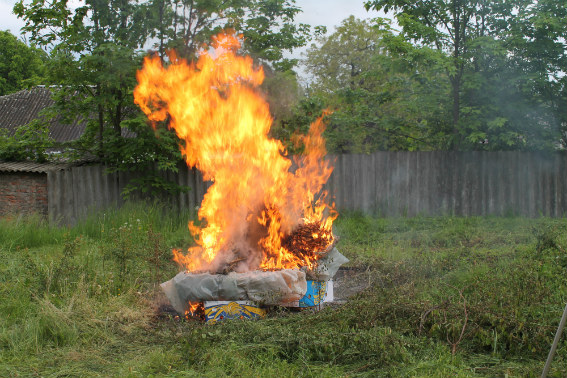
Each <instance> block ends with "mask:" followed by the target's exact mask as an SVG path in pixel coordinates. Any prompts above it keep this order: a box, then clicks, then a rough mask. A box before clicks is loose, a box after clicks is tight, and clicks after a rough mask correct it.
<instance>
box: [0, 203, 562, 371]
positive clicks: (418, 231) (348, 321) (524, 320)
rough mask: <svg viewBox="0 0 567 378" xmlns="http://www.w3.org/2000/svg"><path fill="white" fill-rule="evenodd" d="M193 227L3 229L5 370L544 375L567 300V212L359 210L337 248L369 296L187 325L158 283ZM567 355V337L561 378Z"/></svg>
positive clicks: (109, 221)
mask: <svg viewBox="0 0 567 378" xmlns="http://www.w3.org/2000/svg"><path fill="white" fill-rule="evenodd" d="M193 218H194V214H192V213H180V212H177V211H171V210H170V209H167V208H166V207H164V206H162V205H160V204H158V203H154V204H127V205H126V206H125V207H123V208H122V209H120V210H111V211H107V212H104V213H101V214H97V215H93V216H92V217H90V218H88V219H87V220H85V221H83V222H81V223H79V224H77V225H76V226H74V227H68V228H66V227H63V228H58V227H53V226H50V225H48V224H47V223H46V222H44V221H42V220H41V219H40V218H36V217H30V218H12V219H2V220H0V261H1V263H0V376H2V377H4V376H6V377H11V376H14V377H15V376H19V377H21V376H76V377H91V376H92V377H95V376H97V377H100V376H104V377H107V376H108V377H111V376H116V377H192V376H204V377H213V376H214V377H219V376H220V377H223V376H225V377H226V376H241V377H253V376H261V377H343V376H349V377H380V376H384V377H470V376H479V377H481V376H482V377H496V376H502V377H504V376H508V377H526V376H534V377H535V376H539V374H540V373H541V369H542V368H543V363H544V361H545V357H546V355H547V351H548V350H549V346H550V343H551V340H552V338H553V334H554V332H555V329H556V327H557V323H558V322H559V319H560V316H561V311H562V309H563V306H564V304H565V302H566V301H567V279H565V276H566V275H565V271H566V270H567V252H566V246H567V232H565V230H566V220H565V219H545V218H541V219H524V218H494V217H488V218H484V217H482V218H481V217H475V218H456V217H432V218H429V217H416V218H396V219H388V218H376V217H368V216H365V215H363V214H356V213H352V214H342V215H341V216H340V217H339V219H338V220H337V222H336V224H335V232H336V233H337V234H338V235H340V236H341V240H340V243H339V245H338V248H339V250H340V251H341V252H342V253H343V254H345V255H347V256H348V257H349V258H350V259H351V262H350V263H349V264H350V265H351V266H353V267H358V268H359V270H363V271H365V272H367V273H368V283H369V284H370V287H369V288H368V289H367V290H365V291H364V292H363V293H361V294H359V295H357V296H355V297H353V298H351V299H350V300H349V301H348V303H347V304H345V305H342V306H331V307H328V308H325V309H324V310H323V311H321V312H318V313H312V312H310V311H303V312H300V313H297V312H289V311H284V310H280V311H276V312H272V313H270V315H269V316H268V317H267V318H266V319H263V320H260V321H234V322H227V323H224V324H220V325H216V326H207V325H203V324H201V323H200V322H199V321H196V320H190V321H179V320H175V319H174V318H169V317H167V316H165V315H160V314H161V313H160V311H159V307H160V306H161V305H163V304H165V303H167V301H166V300H165V299H164V298H163V295H162V294H161V293H160V291H159V288H158V287H157V284H158V283H159V282H162V281H164V280H166V279H169V278H170V277H171V276H173V275H174V274H175V273H176V272H177V267H176V266H175V264H174V263H173V262H172V261H171V248H173V247H176V248H184V247H186V246H188V245H190V244H191V243H192V242H193V241H192V239H191V236H190V235H189V231H188V230H187V222H188V221H189V220H190V219H193ZM463 328H464V333H463V337H462V338H459V335H460V334H461V331H462V330H463ZM566 355H567V342H566V341H565V339H563V340H562V342H561V344H560V347H559V350H558V352H557V355H556V359H555V361H554V364H553V370H552V375H551V376H556V377H559V376H565V375H566V374H567V370H566V368H565V366H566V365H565V363H566V362H567V359H566V357H565V356H566Z"/></svg>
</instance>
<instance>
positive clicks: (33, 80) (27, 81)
mask: <svg viewBox="0 0 567 378" xmlns="http://www.w3.org/2000/svg"><path fill="white" fill-rule="evenodd" d="M46 60H47V54H46V53H45V52H43V51H42V50H40V49H37V48H35V47H30V46H28V45H26V44H25V43H24V42H22V41H20V40H19V39H18V38H17V37H16V36H14V35H13V34H12V33H10V32H9V31H7V30H6V31H0V96H4V95H6V94H8V93H12V92H16V91H19V90H22V89H25V88H29V87H31V86H34V85H37V84H44V82H43V81H44V75H45V61H46Z"/></svg>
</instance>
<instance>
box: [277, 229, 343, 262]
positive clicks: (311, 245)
mask: <svg viewBox="0 0 567 378" xmlns="http://www.w3.org/2000/svg"><path fill="white" fill-rule="evenodd" d="M333 239H334V238H333V234H332V231H331V230H325V229H323V228H322V227H321V223H320V222H313V223H308V224H303V225H301V226H299V227H298V228H296V229H295V230H293V231H292V232H291V233H290V234H288V235H286V236H284V237H283V239H282V247H284V248H285V249H287V250H288V251H290V252H291V253H293V254H294V255H296V256H297V257H299V258H301V259H302V260H304V259H305V258H306V257H313V256H314V254H315V253H324V252H325V251H327V250H328V247H329V245H330V244H332V243H333Z"/></svg>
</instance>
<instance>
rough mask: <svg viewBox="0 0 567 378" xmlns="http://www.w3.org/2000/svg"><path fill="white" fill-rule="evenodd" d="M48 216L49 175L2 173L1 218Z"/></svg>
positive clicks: (0, 184)
mask: <svg viewBox="0 0 567 378" xmlns="http://www.w3.org/2000/svg"><path fill="white" fill-rule="evenodd" d="M30 213H38V214H41V215H44V216H46V215H47V174H45V173H32V172H0V216H1V215H7V214H30Z"/></svg>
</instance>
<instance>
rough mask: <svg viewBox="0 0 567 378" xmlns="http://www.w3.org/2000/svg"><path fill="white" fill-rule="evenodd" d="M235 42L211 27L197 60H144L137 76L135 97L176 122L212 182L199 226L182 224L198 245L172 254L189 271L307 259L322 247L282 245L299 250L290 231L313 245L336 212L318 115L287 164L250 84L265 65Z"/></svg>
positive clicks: (150, 112)
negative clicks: (212, 32) (304, 232)
mask: <svg viewBox="0 0 567 378" xmlns="http://www.w3.org/2000/svg"><path fill="white" fill-rule="evenodd" d="M241 39H242V37H241V36H237V35H234V34H233V33H224V32H223V33H220V34H218V35H217V36H216V37H214V38H213V41H212V44H211V46H209V47H204V48H203V49H202V50H201V51H200V54H199V58H198V60H197V62H191V63H188V62H186V61H185V60H182V59H179V58H177V57H176V56H175V54H174V53H171V54H170V55H169V60H170V62H169V64H168V65H167V66H164V64H163V63H162V61H161V60H160V58H159V57H156V56H154V57H147V58H146V59H145V60H144V66H143V68H142V70H140V71H139V72H138V75H137V78H138V86H137V87H136V89H135V91H134V99H135V102H136V104H138V105H139V106H140V108H141V109H142V110H143V111H144V112H145V113H146V115H147V116H148V118H149V119H150V120H151V121H152V122H154V123H155V122H161V121H167V122H168V125H169V127H171V128H173V129H175V131H176V133H177V135H178V137H179V138H180V139H181V140H182V141H183V142H184V143H183V145H181V146H180V149H181V151H182V153H183V154H184V157H185V159H186V162H187V165H188V166H190V167H197V169H199V170H200V171H201V172H202V173H203V177H204V179H205V180H210V181H212V182H213V184H212V185H211V186H210V188H209V190H208V191H207V193H206V194H205V196H204V199H203V201H202V204H201V207H200V209H199V213H198V216H199V219H201V220H202V221H203V224H204V226H203V227H202V228H199V227H197V226H195V225H194V224H193V223H190V224H189V228H190V230H191V232H192V233H193V235H195V237H196V240H197V243H198V244H199V246H198V247H194V248H191V249H189V250H188V251H187V253H186V254H183V253H181V252H180V251H177V250H174V252H173V253H174V260H175V261H177V262H178V263H180V264H181V265H182V266H184V267H185V269H187V270H189V271H198V270H205V269H206V270H211V271H215V270H218V269H221V268H227V267H230V268H231V269H232V270H236V271H247V270H253V269H283V268H298V267H301V266H311V265H312V264H313V263H314V262H315V260H316V259H317V257H318V255H317V254H316V252H320V251H321V250H320V249H318V250H312V251H309V250H308V248H303V249H301V251H299V252H298V251H297V250H293V249H290V248H291V247H294V248H295V247H297V246H296V245H295V244H294V243H291V242H289V238H290V236H291V235H293V234H294V232H297V230H302V229H308V230H309V231H308V232H309V233H308V235H312V234H317V237H316V238H315V237H314V236H312V237H311V239H316V240H318V243H316V245H314V246H312V247H313V248H315V247H316V248H322V249H323V250H324V249H325V247H326V246H328V245H330V244H331V243H332V242H333V236H332V229H331V227H332V221H333V219H334V218H336V212H335V211H334V209H333V206H330V205H328V204H327V194H326V193H324V192H321V191H322V188H323V185H324V184H325V182H326V181H327V179H328V178H329V176H330V175H331V172H332V170H333V168H332V166H331V164H330V162H329V161H328V160H325V155H326V149H325V140H324V138H323V136H322V134H323V131H324V130H325V125H324V123H323V121H322V117H321V118H320V119H318V120H317V121H316V122H314V123H313V124H312V125H311V128H310V130H309V132H308V134H307V135H303V136H297V137H295V139H294V142H295V143H297V144H301V145H303V146H304V153H303V154H302V155H301V156H294V158H293V159H294V162H293V163H295V164H293V163H292V161H291V160H290V159H289V158H287V157H286V151H285V148H284V147H283V145H282V143H281V142H280V141H278V140H275V139H272V138H270V137H269V136H268V132H269V131H270V126H271V123H272V118H271V116H270V112H269V108H268V104H267V103H266V101H265V100H264V99H263V98H262V96H261V95H260V93H259V91H258V86H259V85H260V84H261V83H262V81H263V80H264V72H263V70H262V68H261V67H255V66H254V64H253V61H252V59H251V58H250V57H247V56H239V55H237V54H236V52H237V50H238V49H239V48H240V41H241ZM292 165H295V167H296V169H295V171H293V172H292V170H291V168H292ZM305 241H306V240H304V242H305ZM321 241H322V242H321ZM307 244H309V243H307Z"/></svg>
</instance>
